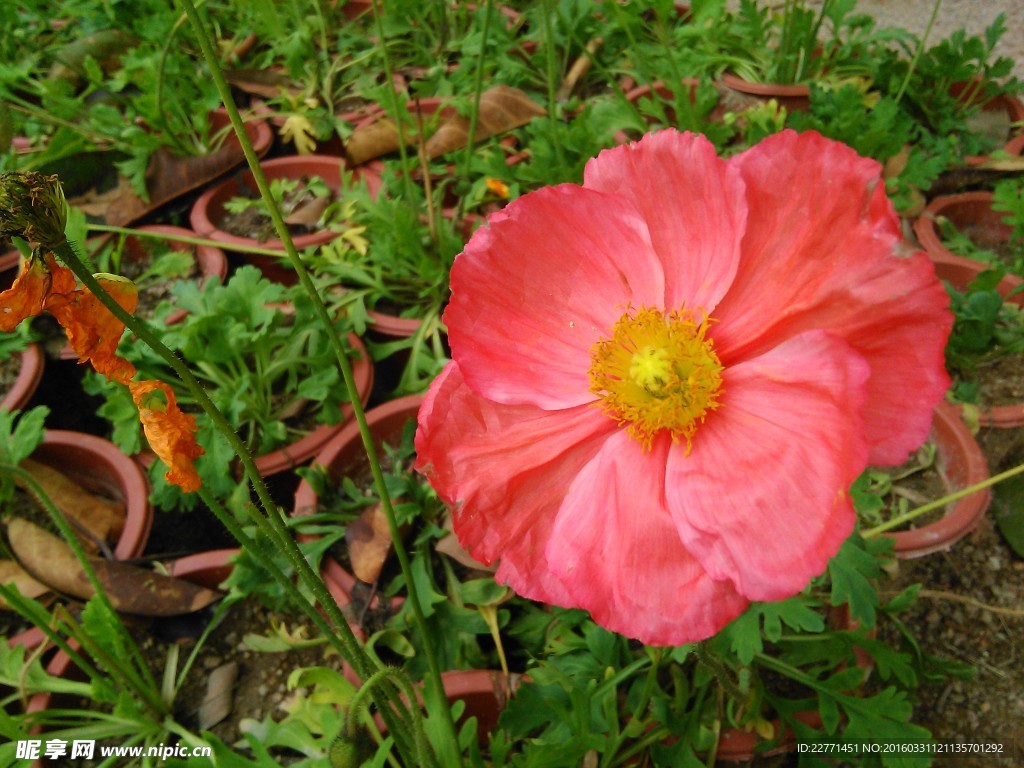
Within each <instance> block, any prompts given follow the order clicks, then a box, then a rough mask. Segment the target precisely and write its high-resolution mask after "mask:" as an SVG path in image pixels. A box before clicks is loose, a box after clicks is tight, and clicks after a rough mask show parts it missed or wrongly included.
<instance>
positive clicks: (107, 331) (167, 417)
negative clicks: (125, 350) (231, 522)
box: [0, 248, 203, 491]
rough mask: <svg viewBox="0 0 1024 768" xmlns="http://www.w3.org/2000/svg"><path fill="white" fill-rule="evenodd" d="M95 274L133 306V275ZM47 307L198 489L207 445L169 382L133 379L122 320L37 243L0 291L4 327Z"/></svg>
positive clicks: (177, 471)
mask: <svg viewBox="0 0 1024 768" xmlns="http://www.w3.org/2000/svg"><path fill="white" fill-rule="evenodd" d="M95 277H96V279H97V281H99V283H100V284H101V285H102V286H103V288H104V289H105V290H106V291H107V293H109V294H110V295H111V296H113V297H114V300H115V301H116V302H117V303H118V304H119V305H120V306H121V308H122V309H124V310H125V311H126V312H129V313H131V312H134V311H135V305H136V302H137V301H138V291H137V289H136V287H135V284H134V283H133V282H132V281H131V280H129V279H127V278H124V277H119V276H117V275H110V274H106V273H101V274H97V275H95ZM43 310H47V311H49V312H50V313H51V314H52V315H53V316H54V317H55V318H57V322H59V323H60V324H61V327H63V328H64V331H65V332H66V333H67V335H68V342H69V343H70V344H71V348H72V349H74V350H75V352H76V353H78V359H79V362H82V363H84V362H90V363H92V366H93V368H95V369H96V370H97V371H98V372H99V373H102V374H103V375H104V376H106V377H107V378H108V379H111V380H112V381H117V382H120V383H121V384H124V385H125V386H127V387H128V388H129V389H130V391H131V393H132V399H133V400H134V401H135V405H136V406H137V407H138V409H139V418H140V419H141V420H142V427H143V429H144V430H145V433H146V438H147V439H148V440H149V444H150V447H152V449H153V451H154V452H155V453H156V455H157V456H159V457H160V458H161V460H163V462H164V463H165V464H167V466H168V467H170V469H169V470H168V471H167V474H166V475H165V477H166V478H167V481H168V482H170V483H174V484H175V485H179V486H181V488H182V489H184V490H185V491H195V490H198V489H199V476H198V475H197V474H196V470H195V468H194V467H193V466H192V461H193V460H194V459H196V458H198V457H199V456H202V454H203V449H202V448H201V447H199V445H198V444H197V443H196V440H195V431H196V423H195V419H193V418H192V417H191V416H187V415H186V414H184V413H182V412H181V410H180V409H179V408H178V404H177V402H176V401H175V399H174V393H173V392H172V391H171V388H170V387H168V386H167V385H166V384H164V383H162V382H157V381H132V378H133V377H134V376H135V374H136V373H137V371H136V369H135V366H134V365H132V364H131V363H130V362H128V361H127V360H125V359H124V358H123V357H120V356H119V355H118V354H117V345H118V342H119V341H120V340H121V334H122V333H124V324H123V323H122V322H121V321H120V320H118V319H117V318H116V317H115V316H114V314H113V313H112V312H111V311H110V310H109V309H107V308H106V307H105V306H104V305H103V304H102V303H101V302H100V301H99V299H97V298H96V296H95V295H94V294H92V293H90V292H89V291H87V290H85V289H83V288H79V287H78V283H77V281H76V280H75V276H74V274H73V273H72V272H71V270H69V269H68V268H67V267H63V266H61V265H60V264H58V263H57V261H56V259H55V258H54V257H53V254H52V253H45V254H44V253H43V251H42V250H41V249H39V248H37V249H36V250H35V251H34V252H33V253H32V256H31V257H30V258H29V259H27V260H26V261H25V263H24V264H23V265H22V268H21V273H20V274H19V275H18V277H17V279H16V280H15V281H14V284H13V285H12V286H11V287H10V288H9V289H7V290H6V291H4V292H2V293H0V330H2V331H12V330H14V328H15V327H16V326H17V325H18V323H20V322H21V321H22V320H24V319H25V318H28V317H34V316H35V315H38V314H41V313H42V312H43ZM158 393H162V394H158Z"/></svg>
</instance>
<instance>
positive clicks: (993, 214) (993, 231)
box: [914, 137, 1024, 269]
mask: <svg viewBox="0 0 1024 768" xmlns="http://www.w3.org/2000/svg"><path fill="white" fill-rule="evenodd" d="M1022 138H1024V137H1022ZM1005 215H1006V214H1005V213H1001V212H999V211H995V210H993V209H992V193H991V192H963V193H961V194H957V195H942V196H941V197H936V198H935V199H934V200H932V201H931V202H930V203H929V204H928V207H927V208H925V209H924V213H922V214H921V215H920V216H919V217H918V218H917V219H916V220H915V221H914V234H915V235H916V236H917V240H918V242H920V243H921V247H922V248H924V250H925V251H926V252H927V253H928V256H929V258H931V260H932V261H933V262H934V263H936V264H939V263H951V264H961V265H964V266H981V268H982V269H987V268H988V267H987V266H986V265H984V264H982V263H981V262H978V261H975V260H973V259H969V258H966V257H964V256H961V255H959V254H956V253H953V252H952V251H950V250H949V249H948V248H947V247H946V246H945V245H944V244H943V243H942V238H941V237H940V235H939V230H938V227H937V225H936V219H937V218H938V217H939V216H943V217H945V218H947V219H949V221H950V222H951V223H952V224H953V226H955V227H956V228H957V231H958V232H960V233H961V234H964V235H966V236H967V237H969V238H970V239H971V241H972V242H974V243H975V244H976V245H978V246H980V247H982V248H986V247H991V246H994V245H998V244H1000V243H1005V242H1006V241H1008V240H1009V239H1010V235H1011V233H1012V232H1013V228H1012V227H1011V226H1010V225H1009V224H1006V223H1005V222H1004V221H1003V217H1004V216H1005Z"/></svg>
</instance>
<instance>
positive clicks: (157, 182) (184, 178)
mask: <svg viewBox="0 0 1024 768" xmlns="http://www.w3.org/2000/svg"><path fill="white" fill-rule="evenodd" d="M244 159H245V156H244V155H243V154H242V147H241V146H240V145H239V143H238V141H237V139H235V137H234V136H233V135H232V136H229V137H228V138H227V140H225V142H224V143H223V144H222V145H221V147H220V149H218V150H217V151H216V152H211V153H209V154H207V155H190V156H183V155H176V154H174V153H173V152H171V151H170V150H168V149H166V148H164V147H161V148H160V149H158V150H157V151H156V152H154V153H153V155H152V157H150V158H149V165H148V166H147V167H146V190H147V191H148V192H149V202H148V203H147V202H146V201H145V200H143V199H142V198H141V197H139V196H138V195H136V194H135V192H134V190H133V189H132V188H131V185H130V184H118V187H117V189H118V190H120V194H119V195H118V196H117V197H115V198H114V199H112V200H110V203H109V206H108V208H107V210H105V211H103V213H102V216H103V218H104V220H105V221H106V223H107V224H109V225H110V226H113V227H125V226H128V225H129V224H131V223H132V222H134V221H137V220H138V219H140V218H142V217H143V216H145V215H146V214H147V213H149V212H150V211H153V210H156V209H157V208H159V207H160V206H161V205H163V204H164V203H167V202H169V201H171V200H173V199H174V198H176V197H180V196H181V195H184V194H185V193H186V192H191V191H192V190H193V189H198V188H199V187H201V186H203V185H205V184H207V183H209V182H211V181H213V180H214V179H216V178H217V177H218V176H221V175H222V174H224V173H227V172H228V171H230V170H231V169H232V168H234V167H235V166H236V165H238V164H239V163H241V162H242V161H243V160H244Z"/></svg>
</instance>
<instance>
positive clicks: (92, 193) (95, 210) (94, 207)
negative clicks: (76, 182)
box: [68, 176, 133, 220]
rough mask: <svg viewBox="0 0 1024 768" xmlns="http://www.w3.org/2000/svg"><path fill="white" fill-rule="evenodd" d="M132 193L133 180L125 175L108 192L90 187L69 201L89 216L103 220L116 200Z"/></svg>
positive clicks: (72, 205)
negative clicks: (129, 179)
mask: <svg viewBox="0 0 1024 768" xmlns="http://www.w3.org/2000/svg"><path fill="white" fill-rule="evenodd" d="M131 194H133V193H132V185H131V182H130V181H128V179H127V178H125V177H124V176H119V177H118V180H117V186H116V187H112V188H110V189H108V190H107V191H106V192H97V191H96V190H95V189H89V190H87V191H86V192H84V193H82V194H81V195H75V196H73V197H69V198H68V203H69V204H70V205H71V207H73V208H78V209H80V210H81V211H82V212H84V213H85V214H86V215H87V216H90V217H92V218H94V219H100V220H103V219H105V218H106V215H107V211H109V210H110V206H111V205H112V204H113V203H114V202H116V201H117V200H119V199H120V198H122V197H125V196H127V195H131Z"/></svg>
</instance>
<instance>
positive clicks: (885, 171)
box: [882, 144, 910, 179]
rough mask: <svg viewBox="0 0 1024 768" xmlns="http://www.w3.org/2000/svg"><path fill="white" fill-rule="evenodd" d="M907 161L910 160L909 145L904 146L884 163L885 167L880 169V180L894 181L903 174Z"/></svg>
mask: <svg viewBox="0 0 1024 768" xmlns="http://www.w3.org/2000/svg"><path fill="white" fill-rule="evenodd" d="M908 160H910V145H909V144H904V145H903V149H901V150H900V151H899V152H897V153H896V154H895V155H893V156H892V157H890V158H889V159H888V160H886V161H885V165H884V166H883V167H882V178H883V179H895V178H896V177H897V176H899V175H900V174H901V173H903V169H904V168H906V167H907V161H908Z"/></svg>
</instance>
